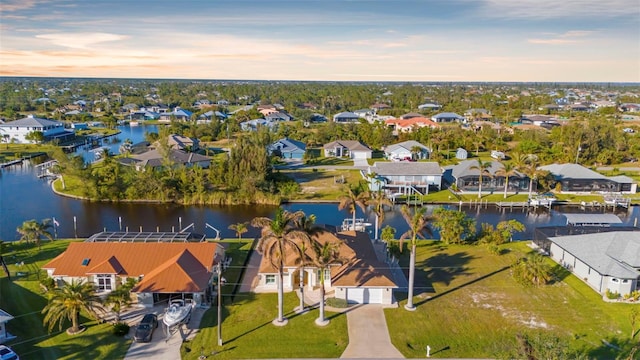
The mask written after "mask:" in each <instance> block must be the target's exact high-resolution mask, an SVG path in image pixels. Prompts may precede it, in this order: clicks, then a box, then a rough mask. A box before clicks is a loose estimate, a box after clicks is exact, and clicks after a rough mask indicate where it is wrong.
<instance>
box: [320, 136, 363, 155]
mask: <svg viewBox="0 0 640 360" xmlns="http://www.w3.org/2000/svg"><path fill="white" fill-rule="evenodd" d="M323 149H324V156H325V157H348V158H350V159H371V154H372V151H371V149H369V148H368V147H367V146H366V145H364V144H363V143H361V142H360V141H356V140H336V141H332V142H330V143H328V144H325V145H324V146H323Z"/></svg>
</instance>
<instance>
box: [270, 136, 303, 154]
mask: <svg viewBox="0 0 640 360" xmlns="http://www.w3.org/2000/svg"><path fill="white" fill-rule="evenodd" d="M268 150H269V153H270V154H271V155H276V156H279V157H282V158H283V159H302V158H303V157H304V153H305V152H306V151H307V146H306V145H305V144H304V143H303V142H301V141H297V140H292V139H289V138H283V139H280V140H278V141H276V142H274V143H273V144H271V145H269V147H268Z"/></svg>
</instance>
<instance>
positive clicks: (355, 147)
mask: <svg viewBox="0 0 640 360" xmlns="http://www.w3.org/2000/svg"><path fill="white" fill-rule="evenodd" d="M337 146H342V147H345V148H347V149H349V151H371V149H369V148H368V147H367V146H366V145H364V144H363V143H361V142H360V141H357V140H336V141H332V142H330V143H328V144H325V145H324V146H323V148H324V149H335V148H336V147H337Z"/></svg>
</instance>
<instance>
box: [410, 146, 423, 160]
mask: <svg viewBox="0 0 640 360" xmlns="http://www.w3.org/2000/svg"><path fill="white" fill-rule="evenodd" d="M420 154H422V147H420V146H418V145H415V146H412V147H411V156H413V160H418V159H420V158H422V157H421V156H419V155H420Z"/></svg>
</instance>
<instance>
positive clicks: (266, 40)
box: [0, 0, 640, 82]
mask: <svg viewBox="0 0 640 360" xmlns="http://www.w3.org/2000/svg"><path fill="white" fill-rule="evenodd" d="M0 76H44V77H105V78H167V79H254V80H339V81H539V82H543V81H545V82H547V81H552V82H560V81H568V82H640V0H607V1H604V0H433V1H431V0H413V1H411V0H349V1H347V0H280V1H269V0H264V1H259V0H256V1H250V0H196V1H193V0H191V1H166V0H153V1H147V0H135V1H134V0H112V1H102V0H91V1H76V0H60V1H57V0H52V1H40V0H2V1H1V2H0Z"/></svg>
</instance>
